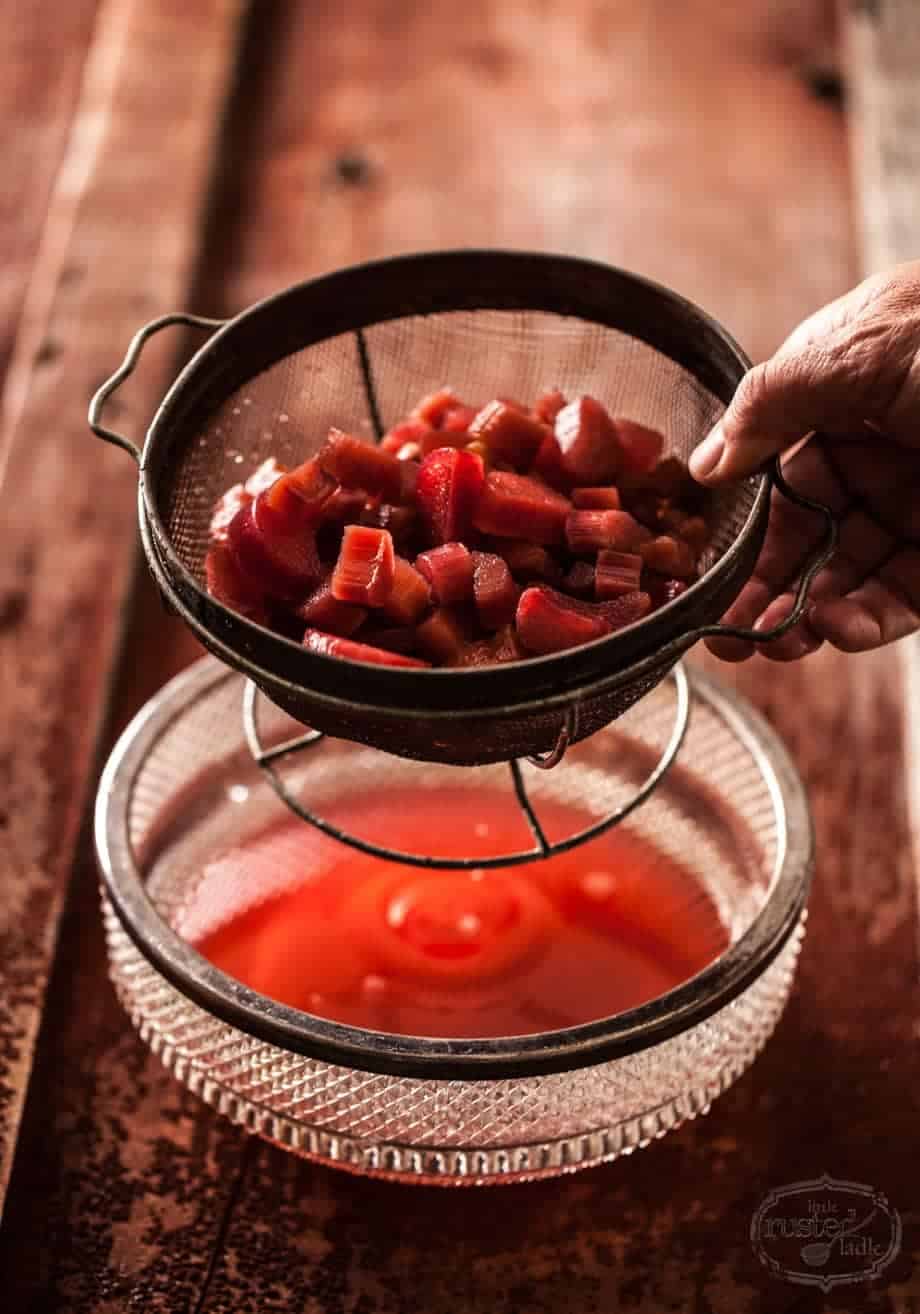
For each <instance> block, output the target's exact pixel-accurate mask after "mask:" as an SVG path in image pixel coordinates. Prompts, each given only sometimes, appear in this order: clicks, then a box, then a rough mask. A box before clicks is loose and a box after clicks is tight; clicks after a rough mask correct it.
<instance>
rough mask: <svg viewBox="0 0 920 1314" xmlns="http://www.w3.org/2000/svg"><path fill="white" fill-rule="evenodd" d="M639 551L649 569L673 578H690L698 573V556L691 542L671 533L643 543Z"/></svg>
mask: <svg viewBox="0 0 920 1314" xmlns="http://www.w3.org/2000/svg"><path fill="white" fill-rule="evenodd" d="M638 551H639V552H641V554H642V560H643V561H644V562H645V564H646V565H647V566H648V568H649V570H654V571H656V572H657V573H658V574H659V575H668V576H670V577H671V578H672V579H690V578H691V577H692V576H694V575H695V574H696V557H695V556H694V554H693V549H692V548H691V547H690V546H689V544H687V543H684V542H683V541H682V540H681V539H679V538H672V537H671V536H670V534H661V535H659V537H658V538H653V539H652V540H651V542H648V543H641V544H640V545H639V548H638Z"/></svg>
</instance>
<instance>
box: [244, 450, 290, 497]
mask: <svg viewBox="0 0 920 1314" xmlns="http://www.w3.org/2000/svg"><path fill="white" fill-rule="evenodd" d="M283 474H287V469H286V467H285V466H283V465H282V464H281V462H280V461H276V460H275V458H274V457H273V456H270V457H269V458H268V459H267V460H266V461H263V462H262V464H261V465H259V466H257V467H256V468H255V470H253V472H252V474H251V475H250V476H249V478H248V479H247V480H246V483H245V485H244V487H245V489H246V492H247V493H248V494H249V496H250V497H258V496H259V494H260V493H264V492H265V490H266V488H271V486H272V484H273V483H274V482H275V480H276V479H278V478H279V476H281V475H283Z"/></svg>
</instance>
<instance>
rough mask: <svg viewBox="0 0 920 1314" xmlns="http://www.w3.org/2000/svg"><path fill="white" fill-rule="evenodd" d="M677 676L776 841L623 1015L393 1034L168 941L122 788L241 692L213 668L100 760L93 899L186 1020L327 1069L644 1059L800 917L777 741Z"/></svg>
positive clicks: (426, 1069)
mask: <svg viewBox="0 0 920 1314" xmlns="http://www.w3.org/2000/svg"><path fill="white" fill-rule="evenodd" d="M688 676H689V679H690V684H691V691H692V694H693V696H694V697H698V698H701V699H702V700H703V701H705V702H707V703H708V704H709V705H710V706H711V707H712V708H713V709H714V710H715V711H716V712H717V713H718V714H719V715H721V716H722V718H723V719H724V720H725V721H726V723H727V724H728V726H729V727H730V729H731V730H732V731H733V733H735V734H736V735H737V736H738V737H739V738H740V739H741V741H742V742H743V743H744V744H745V746H746V747H747V749H748V751H749V752H750V753H751V754H752V756H753V757H754V759H755V761H756V762H757V765H758V767H759V768H760V770H761V772H762V774H763V776H764V779H765V780H766V781H767V785H768V788H769V791H770V795H771V798H772V801H773V806H774V808H775V810H776V813H777V824H778V828H779V832H780V843H779V846H778V852H777V858H776V863H775V869H774V870H775V875H774V879H773V884H772V889H771V890H770V892H769V894H768V896H767V898H766V900H765V902H764V905H763V907H762V908H761V909H760V911H759V912H758V914H757V915H756V917H755V918H754V920H753V921H752V923H751V925H750V926H749V927H748V928H747V930H746V931H745V932H744V933H743V934H742V935H741V936H740V937H739V939H738V940H737V941H735V943H734V944H732V945H730V946H729V948H728V949H727V950H725V951H724V952H723V953H722V954H720V955H719V957H718V958H716V959H715V960H714V961H713V962H712V963H711V964H710V965H709V966H708V967H706V968H704V969H703V970H702V971H701V972H699V973H697V975H696V976H694V977H692V978H690V979H689V980H688V981H685V982H684V983H682V984H681V985H679V986H677V987H676V988H675V989H673V990H670V991H667V992H666V993H665V994H663V995H660V996H658V997H656V998H655V999H652V1000H649V1001H648V1002H646V1003H644V1004H641V1005H639V1006H638V1007H636V1008H633V1009H628V1010H626V1011H625V1012H623V1013H618V1014H615V1015H613V1016H612V1017H608V1018H602V1019H599V1020H596V1021H593V1022H589V1023H583V1024H581V1025H579V1026H575V1027H569V1028H566V1029H564V1030H557V1031H548V1032H541V1033H538V1034H535V1035H529V1036H510V1037H498V1038H489V1039H474V1040H470V1039H453V1040H452V1039H437V1038H429V1037H411V1036H399V1035H391V1034H389V1033H384V1032H378V1031H371V1030H368V1029H365V1028H360V1027H353V1026H348V1025H345V1024H343V1023H338V1022H333V1021H329V1020H327V1019H324V1018H318V1017H314V1016H313V1015H311V1014H308V1013H303V1012H300V1011H299V1010H297V1009H294V1008H290V1007H288V1006H287V1005H284V1004H279V1003H277V1002H275V1001H274V1000H271V999H268V998H267V997H266V996H264V995H261V994H259V993H258V992H256V991H254V990H251V989H250V988H249V987H248V986H245V985H243V984H242V983H241V982H239V981H236V980H235V979H234V978H232V977H230V976H228V975H226V974H225V973H223V972H221V971H220V970H219V969H218V968H216V967H214V966H213V965H212V964H211V963H209V962H208V960H207V959H205V958H204V957H203V956H202V955H201V954H200V953H198V951H197V950H196V949H194V948H192V946H191V945H190V944H188V943H187V942H186V941H184V940H183V939H182V938H181V937H180V936H179V935H178V934H177V933H176V932H175V931H173V930H172V929H171V927H170V926H169V925H168V924H167V922H166V921H165V919H164V918H163V917H162V916H161V915H160V913H159V912H158V910H157V909H156V907H155V905H154V903H153V902H152V900H151V899H150V897H149V895H148V893H147V891H146V888H145V885H144V882H143V879H142V877H141V874H140V871H139V869H138V866H137V863H136V861H135V858H134V854H133V851H132V848H131V844H130V839H129V821H128V818H129V810H130V800H131V796H132V792H133V787H134V782H135V780H136V778H137V775H138V773H139V771H140V769H141V767H142V766H143V763H144V761H145V759H146V756H147V753H148V752H149V750H150V749H151V747H152V746H153V744H154V743H155V742H156V741H157V740H158V739H159V737H160V736H161V735H162V734H163V732H164V731H165V730H166V729H167V727H168V726H170V725H171V724H172V723H173V722H174V721H175V720H176V719H178V717H179V716H181V715H182V714H183V712H184V711H185V709H186V707H187V706H188V705H189V703H191V702H192V701H193V700H194V699H195V698H196V697H197V696H199V695H201V694H203V693H205V692H206V691H207V690H209V689H210V688H211V687H212V686H213V685H215V684H217V683H219V682H221V681H225V680H237V681H239V682H240V684H242V683H243V678H242V677H241V676H240V675H239V674H238V673H237V672H235V671H232V670H228V669H227V668H226V667H225V666H224V665H223V664H222V663H220V662H219V661H218V660H217V659H216V658H213V657H204V658H202V659H201V660H200V661H197V662H195V663H194V664H193V665H192V666H191V667H190V668H189V669H188V670H186V671H183V672H182V673H181V674H179V675H177V676H175V677H174V678H173V679H172V680H170V681H169V683H168V684H166V685H165V686H164V687H163V688H162V689H161V690H160V691H159V693H158V694H156V695H155V696H154V697H153V698H152V699H151V700H150V701H149V702H148V703H147V704H145V706H144V707H143V708H141V710H140V711H139V712H138V713H137V715H136V716H135V717H134V719H133V720H132V721H131V723H130V724H129V725H128V726H127V728H126V729H125V730H124V731H123V733H122V734H121V736H120V738H119V740H118V742H117V744H116V745H115V747H114V749H113V750H112V752H111V754H110V756H109V759H108V761H107V763H106V765H105V768H104V770H103V772H102V776H101V779H100V783H99V789H98V793H97V799H96V810H95V843H96V853H97V859H98V865H99V870H100V874H101V878H102V883H103V887H104V892H105V894H106V895H107V896H108V899H109V901H110V903H111V905H112V908H113V909H114V911H115V914H116V915H117V917H118V920H119V921H120V923H121V925H122V927H123V928H124V930H125V932H126V933H127V935H128V936H129V938H130V939H131V940H132V941H133V943H134V944H135V946H136V947H137V949H138V950H139V951H140V953H141V954H142V955H143V956H144V958H146V959H147V960H148V962H150V963H151V964H152V965H153V967H154V968H155V969H156V970H157V971H158V972H160V973H161V974H162V976H164V977H165V978H166V980H168V981H169V982H170V984H171V985H173V986H174V987H175V988H176V989H177V990H179V991H180V993H182V994H183V995H185V996H186V997H187V998H188V999H190V1000H192V1002H194V1003H195V1004H197V1005H198V1006H199V1007H200V1008H202V1009H204V1010H205V1011H206V1012H208V1013H210V1014H212V1015H213V1016H216V1017H218V1018H220V1019H221V1020H222V1021H224V1022H226V1023H228V1024H230V1025H231V1026H233V1027H235V1028H237V1029H239V1030H240V1031H242V1032H244V1033H246V1034H247V1035H250V1036H252V1037H254V1038H256V1039H258V1040H261V1041H264V1042H267V1043H268V1044H271V1045H274V1046H276V1047H278V1048H280V1049H282V1050H287V1051H289V1052H292V1053H296V1054H300V1055H305V1056H308V1057H311V1058H314V1059H318V1060H321V1061H323V1062H327V1063H332V1064H336V1065H338V1066H340V1067H346V1068H353V1069H358V1070H361V1071H366V1072H378V1073H387V1074H393V1075H399V1076H406V1077H414V1078H431V1079H442V1080H463V1081H470V1080H494V1079H502V1078H507V1077H529V1076H535V1075H538V1074H542V1073H550V1072H563V1071H569V1070H573V1069H576V1068H581V1067H588V1066H593V1065H595V1064H598V1063H603V1062H606V1061H608V1060H611V1059H617V1058H622V1057H625V1056H626V1055H629V1054H635V1053H638V1052H640V1051H641V1050H645V1049H649V1048H651V1047H652V1046H654V1045H657V1044H659V1043H660V1042H661V1041H663V1040H666V1039H669V1038H670V1037H673V1036H675V1035H678V1034H679V1033H681V1032H685V1031H688V1030H689V1029H690V1028H692V1027H693V1026H695V1025H696V1024H697V1023H699V1022H702V1021H703V1020H704V1019H706V1018H707V1017H710V1016H711V1015H712V1014H713V1013H715V1012H717V1011H718V1010H719V1009H721V1008H723V1007H724V1006H725V1005H727V1004H729V1003H730V1002H731V1001H732V1000H733V999H735V998H737V996H738V995H740V994H741V993H742V991H744V990H745V989H746V988H747V987H748V986H749V985H750V984H751V983H752V982H753V981H754V980H755V979H756V978H758V977H759V976H760V975H761V974H762V973H763V971H764V970H765V969H766V968H767V966H768V965H769V964H770V963H771V962H772V961H773V960H774V959H775V958H776V957H777V955H778V954H779V953H780V951H781V950H782V948H783V946H784V945H785V944H786V942H787V941H788V939H789V937H790V936H791V935H792V934H793V933H794V931H795V929H796V927H797V926H798V925H799V923H800V921H801V919H802V915H803V912H804V909H805V904H806V902H807V897H808V891H809V888H810V883H811V876H812V868H813V858H814V832H813V826H812V819H811V813H810V809H809V806H808V801H807V798H806V794H805V789H804V786H803V783H802V781H801V779H800V777H799V775H798V772H797V771H796V769H795V767H794V765H793V763H792V761H791V759H790V757H789V755H788V753H787V752H786V749H785V748H784V747H783V745H782V743H781V741H780V740H779V738H778V737H777V735H776V734H775V733H774V731H773V730H772V729H771V728H770V727H769V726H768V725H767V723H766V722H765V721H764V720H763V718H762V717H761V716H760V715H759V714H758V713H757V712H756V711H754V709H753V708H752V707H751V706H750V705H749V704H748V703H747V701H746V700H745V699H743V698H741V696H740V695H738V694H737V693H736V692H735V691H734V690H729V689H726V688H723V687H722V686H721V685H719V684H718V683H716V682H715V681H714V680H712V679H711V677H709V676H707V675H704V674H703V673H701V672H700V671H698V670H691V671H688ZM241 737H242V731H241Z"/></svg>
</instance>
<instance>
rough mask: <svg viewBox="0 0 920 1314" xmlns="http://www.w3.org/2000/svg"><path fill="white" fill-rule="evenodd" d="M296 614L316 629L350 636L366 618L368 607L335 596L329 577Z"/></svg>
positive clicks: (345, 636) (346, 636)
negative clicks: (358, 605)
mask: <svg viewBox="0 0 920 1314" xmlns="http://www.w3.org/2000/svg"><path fill="white" fill-rule="evenodd" d="M296 614H297V616H298V617H299V618H300V619H301V620H302V621H304V622H305V623H306V624H307V625H308V626H310V627H311V628H312V629H314V630H326V631H328V632H329V633H330V634H337V635H340V636H342V637H344V638H348V636H349V635H351V634H354V632H355V630H357V629H359V628H360V626H361V625H362V624H363V623H364V621H365V620H366V618H367V609H366V608H365V607H356V606H354V605H353V604H352V603H350V602H342V601H341V600H340V599H339V598H336V597H334V596H333V593H332V586H331V583H330V581H329V580H328V579H327V580H326V582H325V583H323V584H321V585H320V586H319V588H318V589H316V590H315V592H313V593H311V594H310V596H309V598H307V600H306V602H304V603H303V604H302V605H301V606H300V607H298V608H297V612H296Z"/></svg>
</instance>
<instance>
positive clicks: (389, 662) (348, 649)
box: [303, 630, 430, 668]
mask: <svg viewBox="0 0 920 1314" xmlns="http://www.w3.org/2000/svg"><path fill="white" fill-rule="evenodd" d="M303 646H304V647H305V648H308V649H309V650H310V652H316V653H319V654H320V655H321V656H323V657H345V658H347V659H348V660H349V661H352V662H371V663H373V665H375V666H414V667H419V668H421V667H425V666H429V665H430V662H423V661H420V660H419V659H418V658H417V657H406V656H405V655H404V654H403V653H400V652H388V651H387V650H386V649H385V648H374V647H372V646H371V644H369V643H358V642H357V641H356V640H355V639H340V638H339V637H338V636H337V635H335V634H323V632H322V631H321V630H307V632H306V634H305V635H304V636H303Z"/></svg>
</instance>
